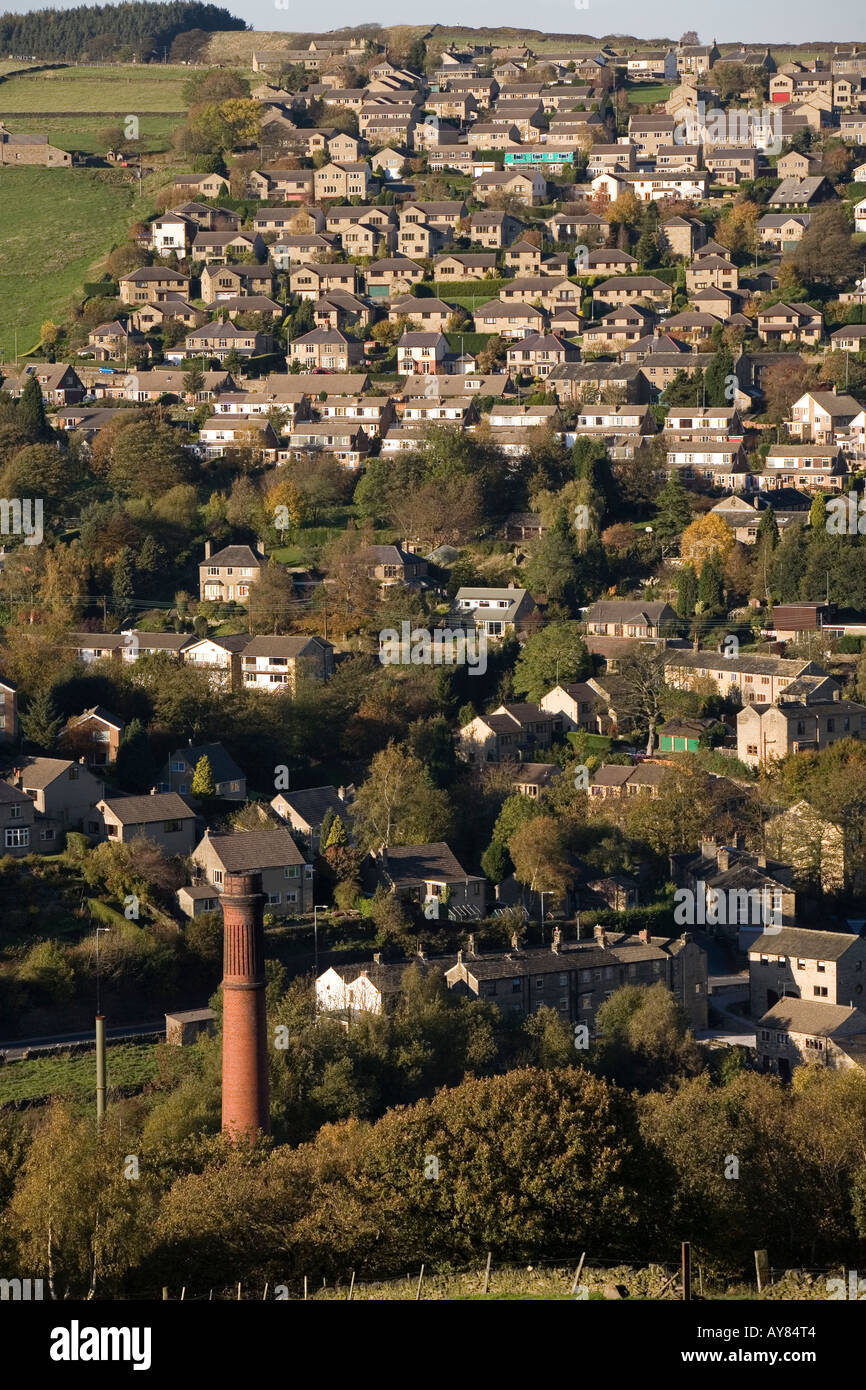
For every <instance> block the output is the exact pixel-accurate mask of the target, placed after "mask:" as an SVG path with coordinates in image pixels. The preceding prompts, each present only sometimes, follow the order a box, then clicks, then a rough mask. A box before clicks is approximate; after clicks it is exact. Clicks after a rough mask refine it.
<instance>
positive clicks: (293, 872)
mask: <svg viewBox="0 0 866 1390" xmlns="http://www.w3.org/2000/svg"><path fill="white" fill-rule="evenodd" d="M285 875H286V878H300V877H301V866H300V864H287V865H286V869H285Z"/></svg>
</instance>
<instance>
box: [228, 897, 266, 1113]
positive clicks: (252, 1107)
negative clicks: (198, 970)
mask: <svg viewBox="0 0 866 1390" xmlns="http://www.w3.org/2000/svg"><path fill="white" fill-rule="evenodd" d="M264 902H265V897H264V894H263V892H262V876H261V874H226V878H225V884H224V886H223V893H222V899H221V906H222V912H223V929H224V930H223V1114H222V1127H223V1132H224V1133H226V1134H228V1135H230V1137H231V1138H232V1139H238V1140H239V1139H243V1138H245V1137H246V1138H253V1137H254V1136H255V1134H256V1132H257V1131H259V1130H260V1131H261V1132H262V1133H263V1134H269V1133H270V1129H271V1117H270V1087H269V1083H268V1043H267V1017H266V1012H265V932H264V919H263V914H264Z"/></svg>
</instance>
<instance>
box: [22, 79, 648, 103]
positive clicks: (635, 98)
mask: <svg viewBox="0 0 866 1390" xmlns="http://www.w3.org/2000/svg"><path fill="white" fill-rule="evenodd" d="M626 86H627V88H628V99H629V101H630V102H632V103H633V104H635V105H640V106H643V105H645V104H646V103H648V102H649V103H652V104H655V102H657V101H667V99H668V97H669V96H670V94H671V92H672V91H673V89H674V84H673V83H672V82H628V83H626ZM0 99H2V98H0Z"/></svg>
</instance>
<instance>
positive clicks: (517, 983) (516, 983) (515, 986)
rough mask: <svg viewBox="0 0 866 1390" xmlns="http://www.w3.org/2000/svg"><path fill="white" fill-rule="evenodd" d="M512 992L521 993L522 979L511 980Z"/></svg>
mask: <svg viewBox="0 0 866 1390" xmlns="http://www.w3.org/2000/svg"><path fill="white" fill-rule="evenodd" d="M511 993H512V994H519V993H520V981H519V980H512V981H511Z"/></svg>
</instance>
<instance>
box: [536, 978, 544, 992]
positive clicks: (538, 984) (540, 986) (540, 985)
mask: <svg viewBox="0 0 866 1390" xmlns="http://www.w3.org/2000/svg"><path fill="white" fill-rule="evenodd" d="M535 988H536V989H544V976H543V975H542V976H541V977H540V978H539V979H537V980H536V981H535Z"/></svg>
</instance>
